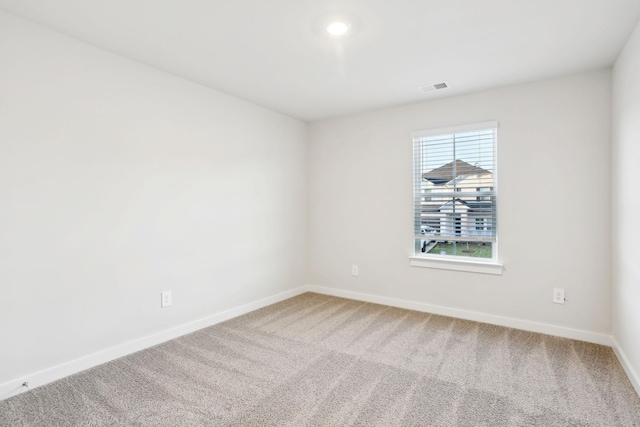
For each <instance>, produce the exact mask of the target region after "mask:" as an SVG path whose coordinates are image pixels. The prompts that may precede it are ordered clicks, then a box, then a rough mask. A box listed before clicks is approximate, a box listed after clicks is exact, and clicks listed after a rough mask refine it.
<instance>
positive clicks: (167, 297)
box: [160, 291, 171, 307]
mask: <svg viewBox="0 0 640 427" xmlns="http://www.w3.org/2000/svg"><path fill="white" fill-rule="evenodd" d="M160 296H161V300H160V307H169V306H170V305H171V291H162V292H161V293H160Z"/></svg>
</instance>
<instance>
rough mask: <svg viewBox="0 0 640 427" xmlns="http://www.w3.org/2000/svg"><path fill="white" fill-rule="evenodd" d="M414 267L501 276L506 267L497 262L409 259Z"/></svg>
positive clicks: (425, 258) (415, 257)
mask: <svg viewBox="0 0 640 427" xmlns="http://www.w3.org/2000/svg"><path fill="white" fill-rule="evenodd" d="M409 263H410V265H411V266H412V267H426V268H437V269H440V270H454V271H467V272H471V273H483V274H497V275H501V274H502V270H504V265H502V264H499V263H497V262H482V261H467V260H460V259H453V258H427V257H417V256H412V257H409Z"/></svg>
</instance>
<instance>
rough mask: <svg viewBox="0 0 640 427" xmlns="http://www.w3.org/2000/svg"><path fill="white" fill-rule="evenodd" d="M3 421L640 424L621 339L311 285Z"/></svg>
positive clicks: (9, 404) (119, 364) (4, 411)
mask: <svg viewBox="0 0 640 427" xmlns="http://www.w3.org/2000/svg"><path fill="white" fill-rule="evenodd" d="M0 425H2V426H11V427H14V426H345V425H348V426H385V427H390V426H446V427H453V426H491V427H496V426H553V427H560V426H625V427H628V426H640V398H638V395H637V394H636V393H635V391H634V389H633V387H632V386H631V383H630V382H629V380H628V378H627V377H626V376H625V374H624V372H623V370H622V368H621V366H620V364H619V363H618V361H617V359H616V358H615V356H614V354H613V352H612V351H611V349H610V348H609V347H605V346H600V345H594V344H588V343H584V342H580V341H573V340H569V339H564V338H556V337H552V336H548V335H541V334H536V333H530V332H523V331H519V330H515V329H509V328H504V327H499V326H492V325H487V324H482V323H476V322H470V321H465V320H459V319H454V318H450V317H443V316H437V315H431V314H427V313H420V312H415V311H410V310H403V309H398V308H392V307H387V306H383V305H377V304H369V303H363V302H358V301H352V300H347V299H342V298H335V297H330V296H324V295H318V294H313V293H306V294H303V295H301V296H298V297H295V298H292V299H289V300H286V301H283V302H281V303H278V304H275V305H272V306H269V307H266V308H263V309H260V310H257V311H254V312H252V313H249V314H247V315H244V316H241V317H238V318H236V319H233V320H230V321H227V322H224V323H221V324H218V325H215V326H212V327H210V328H206V329H202V330H200V331H198V332H195V333H192V334H190V335H186V336H184V337H181V338H178V339H175V340H172V341H169V342H167V343H164V344H161V345H158V346H155V347H153V348H150V349H147V350H144V351H141V352H138V353H135V354H133V355H130V356H127V357H124V358H121V359H118V360H115V361H113V362H110V363H106V364H104V365H100V366H98V367H96V368H93V369H90V370H87V371H84V372H81V373H79V374H76V375H73V376H71V377H68V378H65V379H62V380H60V381H57V382H54V383H51V384H49V385H46V386H43V387H40V388H37V389H33V390H31V391H28V392H26V393H23V394H21V395H18V396H15V397H13V398H10V399H7V400H4V401H2V402H0Z"/></svg>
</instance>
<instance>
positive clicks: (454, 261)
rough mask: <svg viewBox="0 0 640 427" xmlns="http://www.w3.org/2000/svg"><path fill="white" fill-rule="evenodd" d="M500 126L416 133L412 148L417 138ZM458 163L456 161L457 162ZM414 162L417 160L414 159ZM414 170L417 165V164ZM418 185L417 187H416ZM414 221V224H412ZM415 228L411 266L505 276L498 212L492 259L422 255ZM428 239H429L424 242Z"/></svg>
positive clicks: (495, 184) (494, 123) (483, 124)
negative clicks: (499, 245) (501, 260)
mask: <svg viewBox="0 0 640 427" xmlns="http://www.w3.org/2000/svg"><path fill="white" fill-rule="evenodd" d="M498 128H499V123H498V122H497V121H488V122H481V123H473V124H467V125H461V126H451V127H443V128H436V129H429V130H423V131H418V132H413V133H412V134H411V140H412V145H413V144H415V140H416V139H418V138H423V137H429V136H437V135H449V134H457V133H464V132H472V131H477V130H484V129H496V130H497V129H498ZM497 139H498V138H497V135H496V137H495V140H494V147H493V163H494V170H493V187H494V188H493V191H494V192H495V194H496V195H497V194H498V167H497V160H498V156H497V150H498V148H497V147H498V142H497ZM454 160H455V159H454ZM414 162H415V159H414ZM414 168H415V163H414ZM415 175H416V172H415V170H413V177H414V180H415ZM414 182H415V181H414ZM414 185H415V184H414ZM415 191H416V190H415V188H414V193H413V197H412V200H413V205H414V206H413V210H412V217H413V218H414V221H415V209H416V207H415V203H416V193H415ZM412 222H413V221H412ZM412 225H413V227H414V238H413V241H414V245H413V246H414V252H413V255H412V256H410V257H409V258H410V265H411V266H414V267H427V268H435V269H445V270H456V271H465V272H472V273H485V274H498V275H499V274H502V272H503V269H504V266H503V264H502V263H501V262H500V261H499V252H498V231H499V230H498V227H499V222H498V221H497V213H496V224H495V227H496V235H495V241H494V242H493V243H492V258H474V257H466V256H460V255H455V256H450V255H435V254H424V253H422V252H420V248H419V246H420V240H419V239H418V238H417V235H415V223H414V224H412ZM425 240H426V239H425Z"/></svg>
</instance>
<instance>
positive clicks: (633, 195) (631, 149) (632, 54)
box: [613, 25, 640, 393]
mask: <svg viewBox="0 0 640 427" xmlns="http://www.w3.org/2000/svg"><path fill="white" fill-rule="evenodd" d="M639 161H640V25H639V26H638V27H636V29H635V32H634V33H633V35H632V36H631V38H630V39H629V41H628V42H627V45H626V47H625V49H624V50H623V52H622V53H621V55H620V57H619V58H618V61H617V62H616V64H615V67H614V71H613V206H614V211H613V278H614V280H613V334H614V338H615V339H616V341H617V344H618V349H619V350H620V351H621V353H622V354H623V355H624V357H625V358H626V364H627V367H628V368H629V369H630V371H631V372H630V373H631V376H632V377H633V378H634V379H635V385H636V388H637V389H638V392H639V393H640V388H639V387H640V247H639V246H638V245H639V244H640V228H638V217H639V215H640V195H639V194H638V191H637V190H638V182H639V181H640V168H639V167H638V164H639V163H638V162H639Z"/></svg>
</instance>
